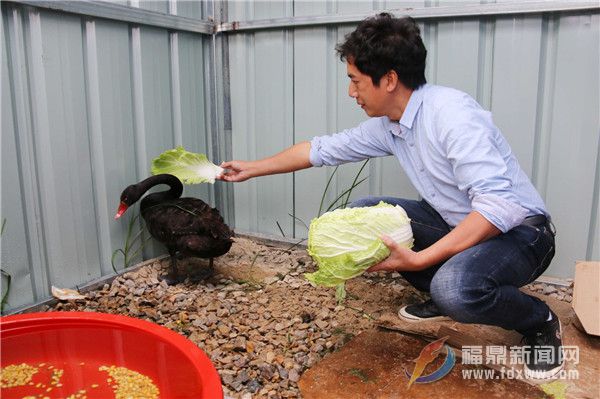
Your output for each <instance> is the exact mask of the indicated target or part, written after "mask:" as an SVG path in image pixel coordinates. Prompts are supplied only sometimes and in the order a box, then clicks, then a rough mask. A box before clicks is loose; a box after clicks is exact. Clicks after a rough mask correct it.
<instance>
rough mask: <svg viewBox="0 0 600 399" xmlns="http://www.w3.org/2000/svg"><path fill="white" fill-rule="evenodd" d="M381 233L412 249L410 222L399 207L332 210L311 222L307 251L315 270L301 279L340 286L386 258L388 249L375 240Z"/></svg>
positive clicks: (327, 285) (383, 204) (379, 205)
mask: <svg viewBox="0 0 600 399" xmlns="http://www.w3.org/2000/svg"><path fill="white" fill-rule="evenodd" d="M384 234H385V235H388V236H390V237H391V238H392V239H393V240H394V241H396V242H397V243H398V244H400V245H403V246H405V247H406V248H412V245H413V234H412V229H411V227H410V219H409V218H408V216H407V215H406V211H404V209H402V207H400V206H398V205H396V206H394V205H390V204H386V203H384V202H380V203H379V204H377V205H376V206H372V207H365V208H345V209H336V210H335V211H333V212H327V213H325V214H323V215H322V216H321V217H319V218H316V219H313V220H312V222H311V223H310V228H309V231H308V248H307V250H308V253H309V254H310V256H311V257H312V258H313V259H314V261H315V262H316V263H317V265H318V267H319V270H317V271H316V272H314V273H306V274H305V275H304V276H305V277H306V278H307V279H308V280H309V281H311V282H312V283H314V284H317V285H322V286H326V287H336V286H339V285H340V284H344V282H345V281H346V280H348V279H351V278H353V277H356V276H359V275H360V274H362V273H363V272H364V271H365V270H367V269H368V268H369V267H371V266H373V265H375V264H377V263H379V262H381V261H382V260H384V259H385V258H387V257H388V256H389V254H390V250H389V249H388V248H387V247H386V246H385V244H384V243H383V241H381V239H380V238H379V237H381V236H382V235H384ZM338 290H340V287H338Z"/></svg>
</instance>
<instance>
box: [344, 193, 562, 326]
mask: <svg viewBox="0 0 600 399" xmlns="http://www.w3.org/2000/svg"><path fill="white" fill-rule="evenodd" d="M379 201H384V202H386V203H389V204H392V205H400V206H401V207H402V208H404V210H406V213H407V214H408V217H409V218H410V219H411V227H412V231H413V235H414V239H415V243H414V248H413V249H414V250H415V251H419V250H422V249H424V248H427V247H428V246H430V245H432V244H433V243H435V242H436V241H438V240H439V239H440V238H442V237H443V236H444V235H446V234H448V233H449V232H450V230H451V229H452V228H451V227H450V226H448V224H447V223H446V222H445V221H444V219H442V217H441V216H440V215H439V214H438V213H437V212H436V211H435V210H434V209H433V208H432V207H431V206H430V205H429V204H428V203H427V202H425V201H414V200H406V199H400V198H393V197H367V198H362V199H360V200H358V201H355V202H353V203H352V204H351V206H352V207H359V206H360V207H364V206H373V205H377V204H378V203H379ZM549 231H550V229H549V226H547V225H541V226H536V227H533V226H528V225H520V226H517V227H515V228H513V229H512V230H510V231H508V232H506V233H504V234H500V235H498V236H496V237H493V238H491V239H489V240H487V241H484V242H482V243H479V244H477V245H475V246H473V247H471V248H468V249H466V250H464V251H462V252H460V253H458V254H456V255H454V256H452V257H451V258H449V259H448V260H446V261H445V262H442V263H440V264H437V265H434V266H431V267H429V268H427V269H425V270H422V271H418V272H400V274H401V275H402V276H403V277H404V278H405V279H406V280H407V281H408V282H409V283H411V284H412V285H413V286H414V287H415V288H417V289H419V290H420V291H425V292H429V293H430V294H431V299H432V300H433V301H434V302H435V304H436V305H437V306H438V308H439V309H440V311H441V312H442V313H443V314H445V315H447V316H449V317H450V318H452V319H453V320H456V321H458V322H462V323H478V324H488V325H493V326H499V327H502V328H505V329H507V330H517V331H518V332H520V333H521V334H524V335H529V334H531V333H532V332H534V331H536V330H537V329H538V328H539V327H540V326H541V325H542V324H543V323H544V321H545V320H546V319H547V318H548V312H549V308H548V306H547V305H546V304H545V303H544V302H542V301H541V300H539V299H538V298H535V297H532V296H529V295H526V294H524V293H522V292H521V291H519V287H522V286H524V285H526V284H528V283H530V282H532V281H533V280H535V279H536V278H537V277H538V276H540V275H541V274H542V273H543V272H544V271H545V270H546V269H547V268H548V265H549V264H550V261H551V260H552V258H553V257H554V235H553V234H551V233H549Z"/></svg>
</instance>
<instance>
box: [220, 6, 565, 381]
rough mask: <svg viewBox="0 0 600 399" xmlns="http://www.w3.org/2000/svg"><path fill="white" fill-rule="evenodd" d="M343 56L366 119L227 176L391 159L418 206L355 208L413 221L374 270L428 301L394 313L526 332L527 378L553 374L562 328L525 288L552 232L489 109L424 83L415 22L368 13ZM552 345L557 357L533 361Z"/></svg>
mask: <svg viewBox="0 0 600 399" xmlns="http://www.w3.org/2000/svg"><path fill="white" fill-rule="evenodd" d="M337 51H338V54H339V55H340V58H341V59H342V60H343V61H345V62H346V64H347V72H348V77H349V78H350V84H349V90H348V94H349V95H350V96H351V97H352V98H354V99H355V100H356V102H357V104H358V105H359V106H360V107H361V108H362V109H363V110H364V111H365V113H366V114H367V115H368V116H369V117H370V119H368V120H366V121H365V122H363V123H361V124H360V125H359V126H357V127H355V128H352V129H348V130H345V131H343V132H340V133H337V134H333V135H330V136H320V137H315V138H314V139H313V140H312V141H310V142H302V143H298V144H296V145H294V146H292V147H290V148H288V149H286V150H284V151H283V152H281V153H279V154H276V155H274V156H272V157H269V158H265V159H262V160H257V161H230V162H224V163H223V164H222V165H221V166H222V167H224V168H226V169H228V171H227V172H226V173H225V174H223V175H222V176H221V177H220V178H221V179H222V180H225V181H230V182H239V181H244V180H247V179H249V178H252V177H256V176H263V175H269V174H276V173H286V172H292V171H296V170H300V169H304V168H308V167H311V166H322V165H339V164H342V163H346V162H356V161H360V160H363V159H367V158H372V157H381V156H388V155H393V156H395V157H396V158H397V159H398V162H399V163H400V165H401V166H402V168H403V169H404V170H405V172H406V174H407V175H408V177H409V178H410V180H411V182H412V184H413V185H414V186H415V188H416V189H417V191H418V192H419V194H420V196H421V198H422V200H420V201H414V200H407V199H400V198H389V197H368V198H364V199H361V200H358V201H356V202H354V203H353V204H352V206H372V205H376V204H377V203H379V201H382V200H383V201H385V202H387V203H390V204H393V205H395V204H397V205H400V206H402V207H403V208H404V209H405V210H406V212H407V214H408V216H409V217H410V218H411V220H412V221H411V227H412V229H413V233H414V239H415V246H414V248H413V249H412V250H411V249H406V248H403V247H400V246H398V245H396V244H395V243H394V242H393V241H392V240H390V239H389V238H387V237H383V238H382V239H383V240H384V243H385V244H386V245H387V246H388V247H389V249H390V250H391V255H390V256H389V257H388V258H387V259H386V260H384V261H383V262H381V263H379V264H377V265H375V266H373V267H371V268H370V269H369V271H389V272H400V273H401V274H402V276H403V277H404V278H405V279H406V280H407V281H409V282H410V283H411V284H412V285H414V286H415V287H416V288H417V289H419V290H422V291H426V292H429V293H430V294H431V299H430V300H428V301H426V302H424V303H420V304H415V305H410V306H405V307H402V308H401V309H400V311H399V316H400V317H402V318H404V319H407V320H410V321H422V320H436V319H441V318H451V319H453V320H456V321H459V322H462V323H480V324H488V325H493V326H499V327H503V328H505V329H508V330H517V331H518V332H520V333H521V334H523V336H524V337H525V351H524V352H525V354H526V355H527V356H526V357H525V359H524V360H525V371H526V375H527V376H529V377H535V378H551V377H553V376H554V375H556V374H557V373H558V372H559V371H560V370H561V368H562V366H563V360H562V348H561V345H562V341H561V326H560V321H559V320H558V318H557V317H556V315H555V314H554V313H553V312H552V311H551V310H550V309H549V308H548V306H547V305H546V304H545V303H544V302H542V301H541V300H539V299H537V298H535V297H532V296H529V295H526V294H524V293H522V292H521V291H519V287H522V286H524V285H526V284H528V283H530V282H531V281H533V280H534V279H535V278H537V277H538V276H539V275H540V274H542V273H543V272H544V271H545V270H546V269H547V267H548V265H549V264H550V261H551V259H552V257H553V256H554V229H553V228H552V224H551V222H550V215H549V214H548V212H547V210H546V208H545V205H544V202H543V201H542V199H541V197H540V195H539V194H538V193H537V191H536V190H535V188H534V187H533V185H532V184H531V182H530V180H529V179H528V177H527V176H526V174H525V173H524V172H523V170H522V169H521V167H520V166H519V163H518V162H517V160H516V158H515V156H514V154H513V153H512V152H511V149H510V147H509V145H508V144H507V142H506V140H505V138H504V137H503V136H502V134H501V132H500V131H499V129H498V128H497V127H496V126H495V125H494V123H493V121H492V117H491V114H490V113H489V112H487V111H485V110H483V109H482V108H481V106H480V105H479V104H477V102H476V101H475V100H473V99H472V98H471V97H470V96H468V95H467V94H465V93H463V92H460V91H458V90H455V89H451V88H446V87H441V86H435V85H431V84H427V83H426V80H425V58H426V54H427V51H426V49H425V46H424V45H423V41H422V39H421V36H420V31H419V28H418V25H417V24H416V23H415V21H414V20H413V19H411V18H400V19H397V18H393V17H392V16H391V15H389V14H386V13H383V14H379V15H377V16H375V17H372V18H368V19H366V20H364V21H363V22H361V23H360V24H359V26H358V27H357V29H356V30H355V31H354V32H352V33H350V34H349V35H347V36H346V38H345V41H344V42H343V43H341V44H339V45H338V47H337ZM390 183H392V182H390ZM549 346H551V347H553V348H554V354H555V356H553V357H552V358H551V359H548V356H538V351H540V350H544V351H546V353H547V351H548V347H549Z"/></svg>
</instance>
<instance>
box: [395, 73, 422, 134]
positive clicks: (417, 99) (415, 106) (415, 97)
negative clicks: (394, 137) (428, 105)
mask: <svg viewBox="0 0 600 399" xmlns="http://www.w3.org/2000/svg"><path fill="white" fill-rule="evenodd" d="M426 86H427V84H424V85H422V86H421V87H419V88H418V89H417V90H414V91H413V92H412V94H411V95H410V98H409V99H408V104H406V109H405V110H404V113H402V118H400V122H399V123H400V124H401V125H402V126H404V127H406V128H407V129H412V125H413V122H414V120H415V116H416V115H417V112H418V111H419V108H421V104H422V103H423V92H424V91H425V87H426Z"/></svg>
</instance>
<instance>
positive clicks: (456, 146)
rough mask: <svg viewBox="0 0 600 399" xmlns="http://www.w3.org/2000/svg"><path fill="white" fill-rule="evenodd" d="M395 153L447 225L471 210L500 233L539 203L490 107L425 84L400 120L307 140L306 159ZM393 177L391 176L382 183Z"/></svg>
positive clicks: (536, 210)
mask: <svg viewBox="0 0 600 399" xmlns="http://www.w3.org/2000/svg"><path fill="white" fill-rule="evenodd" d="M386 155H394V156H395V157H396V158H397V159H398V161H399V162H400V165H401V166H402V168H403V169H404V170H405V171H406V174H407V175H408V177H409V178H410V180H411V182H412V184H413V185H414V186H415V188H416V189H417V191H418V192H419V194H420V195H421V197H423V199H425V201H427V202H428V203H429V204H430V205H431V206H433V208H435V209H436V210H437V211H438V213H439V214H440V215H441V216H442V217H443V218H444V220H445V221H446V222H447V223H448V224H449V225H450V226H456V225H457V224H459V223H460V222H461V221H462V220H463V219H464V218H465V217H466V216H467V215H468V214H469V213H470V212H471V211H477V212H479V213H480V214H481V215H483V216H484V217H485V218H486V219H487V220H488V221H490V222H491V223H492V224H493V225H494V226H496V227H497V228H498V229H499V230H501V231H502V232H507V231H508V230H510V229H512V228H513V227H515V226H517V225H519V224H521V223H522V222H523V220H524V219H525V218H526V217H527V216H532V215H537V214H543V215H546V216H549V215H548V212H547V211H546V208H545V205H544V202H543V200H542V198H541V197H540V195H539V194H538V192H537V191H536V189H535V188H534V187H533V185H532V184H531V181H530V180H529V178H528V177H527V175H526V174H525V172H524V171H523V170H522V169H521V167H520V166H519V163H518V162H517V159H516V158H515V156H514V155H513V153H512V151H511V149H510V147H509V145H508V143H507V142H506V139H505V138H504V137H503V136H502V134H501V133H500V130H499V129H498V128H497V127H496V126H495V125H494V123H493V121H492V117H491V113H490V112H488V111H485V110H484V109H483V108H481V106H480V105H479V104H477V102H476V101H475V100H474V99H473V98H471V97H470V96H469V95H467V94H465V93H463V92H461V91H458V90H455V89H451V88H447V87H442V86H435V85H430V84H425V85H423V86H421V87H420V88H419V89H418V90H415V91H414V92H413V93H412V95H411V96H410V99H409V102H408V105H407V107H406V109H405V110H404V113H403V114H402V118H401V119H400V121H399V122H394V121H391V120H390V119H389V118H388V117H387V116H385V117H378V118H371V119H368V120H366V121H365V122H363V123H361V124H360V125H359V126H357V127H355V128H352V129H347V130H344V131H342V132H340V133H336V134H333V135H330V136H320V137H315V138H313V140H312V141H311V150H310V162H311V163H312V165H313V166H322V165H339V164H342V163H346V162H356V161H360V160H363V159H366V158H372V157H380V156H386ZM389 184H394V182H389Z"/></svg>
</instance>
